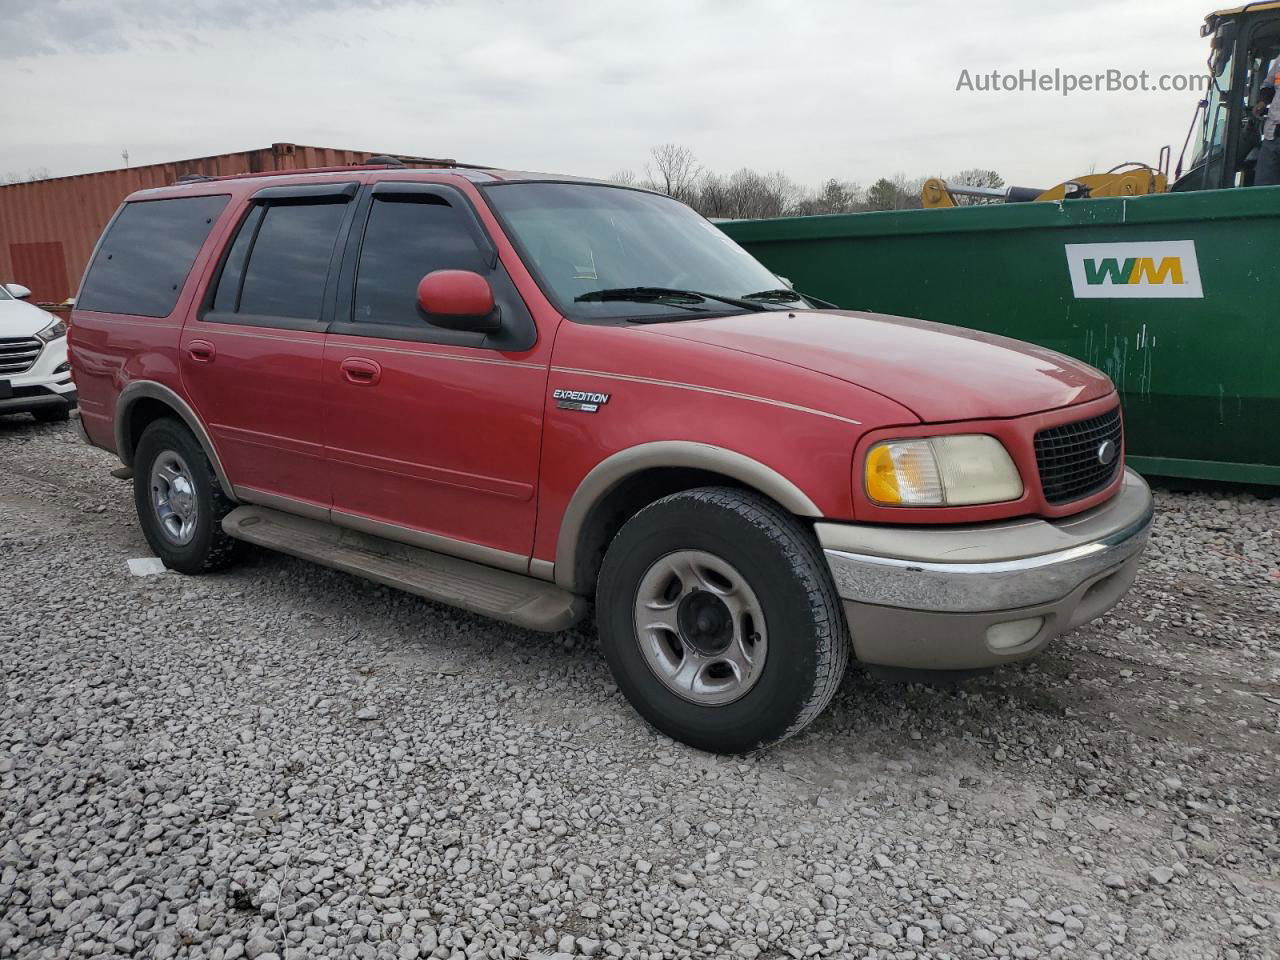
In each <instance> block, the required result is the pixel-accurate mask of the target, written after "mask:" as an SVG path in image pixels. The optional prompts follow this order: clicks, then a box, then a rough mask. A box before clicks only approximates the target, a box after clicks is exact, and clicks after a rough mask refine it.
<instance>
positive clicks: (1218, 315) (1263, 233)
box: [719, 187, 1280, 486]
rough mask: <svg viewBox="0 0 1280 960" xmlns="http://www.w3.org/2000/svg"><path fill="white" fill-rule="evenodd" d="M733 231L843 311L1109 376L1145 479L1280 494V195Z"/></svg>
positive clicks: (1012, 208) (849, 219)
mask: <svg viewBox="0 0 1280 960" xmlns="http://www.w3.org/2000/svg"><path fill="white" fill-rule="evenodd" d="M719 226H720V228H721V229H722V230H724V231H725V232H726V233H727V234H729V235H730V236H731V237H733V238H734V239H735V240H737V241H738V242H739V243H740V244H742V245H743V246H744V247H746V248H747V250H749V251H750V252H751V253H753V254H754V255H755V256H756V257H757V258H758V259H760V260H761V261H763V262H764V263H765V264H766V265H767V266H768V267H769V268H770V269H771V270H773V271H774V272H775V273H777V274H779V275H781V276H784V277H787V278H788V279H789V280H790V281H791V282H792V283H793V284H794V285H795V287H796V289H798V290H802V291H804V292H806V293H811V294H813V295H814V296H817V297H822V298H824V299H826V300H830V301H832V302H833V303H836V304H839V305H840V306H841V307H844V308H847V309H851V310H866V311H871V312H876V313H887V314H897V315H900V316H909V317H921V318H924V319H926V320H935V321H939V322H942V323H952V324H957V325H959V326H964V327H973V328H976V329H979V330H987V331H991V332H993V333H1000V334H1004V335H1006V336H1010V337H1016V338H1018V339H1020V340H1029V341H1032V342H1033V343H1038V344H1041V345H1043V346H1046V347H1051V348H1052V349H1054V350H1059V351H1061V352H1063V353H1067V354H1071V355H1072V356H1075V357H1079V358H1080V359H1082V360H1085V361H1087V362H1088V363H1091V364H1093V365H1094V366H1096V367H1098V368H1100V369H1102V370H1104V371H1106V373H1107V374H1109V375H1110V376H1111V378H1112V379H1113V380H1114V381H1115V382H1116V385H1117V386H1118V387H1119V389H1120V392H1121V395H1122V397H1123V402H1124V409H1125V418H1126V430H1127V444H1128V450H1129V459H1130V463H1131V464H1132V465H1133V466H1134V467H1135V468H1136V469H1138V470H1141V471H1143V472H1145V473H1148V474H1152V475H1157V476H1166V477H1189V478H1199V479H1205V480H1229V481H1235V482H1242V483H1260V484H1272V485H1278V486H1280V264H1278V263H1277V253H1280V243H1278V241H1280V236H1278V232H1280V187H1266V188H1254V189H1248V190H1245V189H1239V190H1213V191H1204V192H1199V193H1179V194H1157V195H1152V196H1144V197H1134V198H1124V199H1121V198H1101V199H1096V200H1073V201H1067V202H1055V203H1020V204H1000V205H988V206H973V207H960V208H954V209H945V210H906V211H894V212H884V213H856V214H842V215H837V216H823V217H794V218H787V219H778V220H741V221H733V222H728V223H721V224H719Z"/></svg>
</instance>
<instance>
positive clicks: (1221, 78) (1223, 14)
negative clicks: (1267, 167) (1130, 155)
mask: <svg viewBox="0 0 1280 960" xmlns="http://www.w3.org/2000/svg"><path fill="white" fill-rule="evenodd" d="M1200 32H1201V34H1202V35H1203V36H1206V37H1211V38H1212V40H1211V45H1210V54H1209V75H1210V78H1211V83H1210V85H1209V91H1208V95H1207V96H1206V97H1205V99H1203V100H1201V101H1200V103H1199V104H1198V105H1197V107H1196V113H1195V116H1194V117H1193V118H1192V121H1191V129H1190V130H1189V131H1188V132H1187V141H1186V143H1185V144H1184V145H1183V150H1182V157H1180V158H1179V160H1178V166H1177V168H1176V170H1175V172H1174V183H1173V186H1172V188H1171V189H1173V190H1175V191H1187V190H1220V189H1226V188H1229V187H1247V186H1250V185H1251V184H1252V183H1253V170H1254V163H1255V162H1256V159H1257V152H1258V146H1259V144H1260V143H1261V140H1262V118H1260V117H1258V116H1257V115H1256V113H1255V110H1254V106H1255V105H1256V104H1257V103H1258V98H1259V96H1260V95H1261V91H1262V88H1263V86H1264V85H1265V84H1266V81H1267V76H1268V70H1269V68H1270V67H1271V65H1272V63H1273V62H1274V61H1275V60H1276V58H1277V57H1278V56H1280V2H1277V3H1251V4H1247V5H1245V6H1243V7H1238V8H1236V9H1234V10H1222V11H1219V12H1218V13H1213V14H1210V15H1209V16H1208V17H1207V18H1206V19H1205V23H1204V26H1203V27H1202V28H1201V31H1200ZM1193 140H1194V144H1195V146H1194V150H1193V151H1192V153H1191V159H1190V162H1189V163H1188V162H1186V161H1187V151H1188V149H1189V148H1190V147H1191V146H1192V143H1193Z"/></svg>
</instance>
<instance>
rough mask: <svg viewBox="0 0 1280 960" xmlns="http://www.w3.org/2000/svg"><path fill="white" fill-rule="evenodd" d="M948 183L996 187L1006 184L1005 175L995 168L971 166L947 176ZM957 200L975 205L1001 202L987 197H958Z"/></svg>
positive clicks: (957, 201)
mask: <svg viewBox="0 0 1280 960" xmlns="http://www.w3.org/2000/svg"><path fill="white" fill-rule="evenodd" d="M947 183H951V184H956V185H958V186H964V187H995V188H1000V187H1003V186H1004V177H1002V176H1000V174H998V173H996V171H994V170H986V169H983V168H981V167H971V168H970V169H968V170H961V171H960V172H959V173H957V174H955V175H954V176H950V177H947ZM955 201H956V203H957V204H959V205H960V206H962V207H964V206H974V205H977V204H983V203H1001V202H1002V201H1000V200H995V199H987V198H985V197H956V198H955Z"/></svg>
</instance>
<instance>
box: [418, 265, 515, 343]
mask: <svg viewBox="0 0 1280 960" xmlns="http://www.w3.org/2000/svg"><path fill="white" fill-rule="evenodd" d="M418 306H419V307H421V308H422V312H423V313H425V314H426V315H427V319H428V320H429V321H431V322H432V323H434V324H435V325H436V326H437V327H447V328H448V329H450V330H470V331H474V332H476V333H487V332H490V331H493V330H497V329H499V328H500V327H501V326H502V316H501V311H500V310H499V309H498V306H497V304H495V303H494V302H493V288H492V287H490V286H489V281H488V280H486V279H485V278H484V277H482V276H480V274H478V273H472V272H471V271H470V270H433V271H432V272H431V273H428V274H427V275H426V276H425V277H423V278H422V279H421V280H420V281H419V282H418Z"/></svg>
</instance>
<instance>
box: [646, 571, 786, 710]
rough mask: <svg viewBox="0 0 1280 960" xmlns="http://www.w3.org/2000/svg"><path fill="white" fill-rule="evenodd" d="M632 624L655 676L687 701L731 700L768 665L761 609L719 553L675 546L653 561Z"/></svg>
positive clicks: (715, 702) (714, 704) (711, 704)
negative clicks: (716, 554)
mask: <svg viewBox="0 0 1280 960" xmlns="http://www.w3.org/2000/svg"><path fill="white" fill-rule="evenodd" d="M635 629H636V639H637V641H638V642H639V644H640V652H641V654H642V655H643V656H644V660H645V663H646V664H648V666H649V669H650V670H652V671H653V674H654V676H656V677H657V678H658V679H659V680H660V681H662V683H663V685H664V686H666V687H667V689H669V690H670V691H671V692H672V693H674V694H676V695H677V696H678V697H680V698H682V699H684V700H688V701H689V702H690V703H696V704H698V705H700V706H708V707H719V706H724V705H725V704H728V703H732V702H733V701H735V700H738V699H740V698H741V697H743V696H745V695H746V694H747V692H748V691H749V690H750V689H751V688H752V687H754V686H755V685H756V682H757V681H759V679H760V675H761V673H762V672H763V671H764V664H765V658H766V656H767V654H768V634H767V632H766V630H765V621H764V610H763V609H762V608H761V606H760V601H759V599H758V598H757V597H756V594H755V591H754V590H752V589H751V586H750V585H749V584H748V583H747V580H746V578H745V577H744V576H743V575H742V574H741V573H739V572H738V571H737V569H736V568H734V566H733V565H732V564H730V563H727V562H726V561H724V560H722V559H720V558H719V557H717V556H715V555H714V554H710V553H706V552H703V551H701V550H677V551H675V552H674V553H669V554H667V555H666V556H664V557H660V558H658V559H657V560H655V561H654V562H653V563H652V564H651V565H650V566H649V569H648V570H646V571H645V574H644V576H643V577H641V578H640V584H639V587H638V588H637V589H636V599H635Z"/></svg>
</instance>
